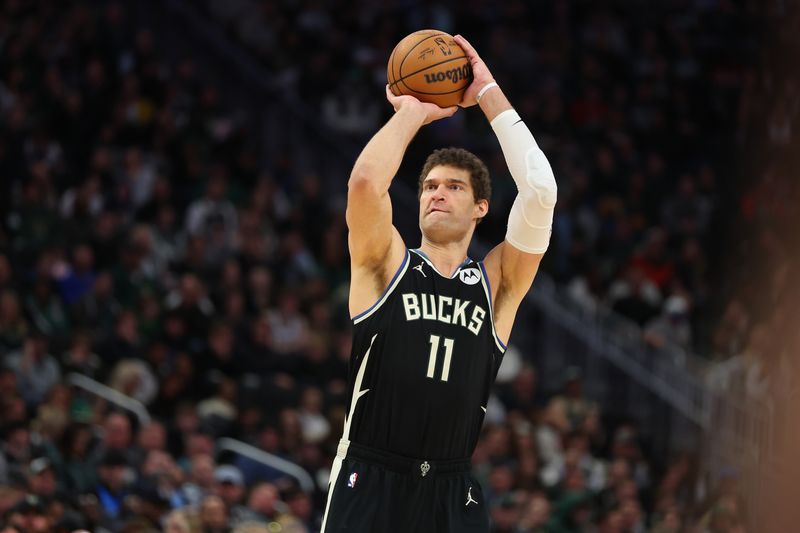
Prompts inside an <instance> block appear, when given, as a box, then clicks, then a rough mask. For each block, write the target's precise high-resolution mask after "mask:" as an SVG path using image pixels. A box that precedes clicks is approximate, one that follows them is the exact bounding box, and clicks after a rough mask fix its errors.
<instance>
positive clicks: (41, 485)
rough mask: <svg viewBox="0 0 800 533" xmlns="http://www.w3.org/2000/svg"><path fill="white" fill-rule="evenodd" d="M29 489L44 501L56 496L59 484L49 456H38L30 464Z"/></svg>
mask: <svg viewBox="0 0 800 533" xmlns="http://www.w3.org/2000/svg"><path fill="white" fill-rule="evenodd" d="M28 490H29V491H30V492H31V494H35V495H36V496H39V497H40V498H42V499H43V500H44V501H50V500H52V499H53V498H55V497H56V494H57V491H58V484H57V482H56V472H55V468H54V467H53V463H52V462H50V459H48V458H47V457H37V458H36V459H34V460H33V461H31V462H30V465H28Z"/></svg>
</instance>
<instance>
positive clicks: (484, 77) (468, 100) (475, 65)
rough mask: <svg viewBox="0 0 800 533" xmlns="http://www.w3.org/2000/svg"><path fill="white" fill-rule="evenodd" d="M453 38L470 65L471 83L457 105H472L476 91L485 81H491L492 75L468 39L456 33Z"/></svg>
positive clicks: (475, 100) (476, 94) (475, 102)
mask: <svg viewBox="0 0 800 533" xmlns="http://www.w3.org/2000/svg"><path fill="white" fill-rule="evenodd" d="M454 39H455V40H456V42H457V43H458V45H459V46H460V47H461V48H462V49H463V50H464V53H465V54H467V57H468V58H469V62H470V64H471V65H472V83H470V85H469V87H467V90H466V91H465V92H464V98H462V99H461V103H460V104H458V105H459V106H461V107H470V106H474V105H475V104H477V103H478V101H477V99H476V96H478V91H480V90H481V89H483V87H484V86H485V85H486V84H487V83H491V82H493V81H494V76H492V73H491V72H489V67H487V66H486V63H484V62H483V59H481V56H479V55H478V52H477V51H476V50H475V48H474V47H473V46H472V45H471V44H469V41H467V40H466V39H465V38H464V37H463V36H461V35H456V36H455V37H454Z"/></svg>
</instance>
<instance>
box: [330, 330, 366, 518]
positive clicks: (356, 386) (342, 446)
mask: <svg viewBox="0 0 800 533" xmlns="http://www.w3.org/2000/svg"><path fill="white" fill-rule="evenodd" d="M377 336H378V334H377V333H376V334H375V335H373V336H372V340H370V341H369V348H367V351H366V352H365V353H364V358H363V359H362V360H361V365H359V367H358V373H357V374H356V381H355V383H353V398H352V399H351V400H350V411H349V412H348V413H347V417H346V418H345V419H344V431H343V433H342V439H341V440H340V441H339V448H338V450H337V451H336V458H335V459H334V460H333V467H332V468H331V477H330V480H329V481H328V501H327V502H326V503H325V514H324V515H323V517H322V528H321V529H320V533H325V525H326V524H327V522H328V512H329V511H330V507H331V501H332V500H333V492H334V490H335V489H336V481H337V480H338V479H339V473H340V472H341V470H342V460H344V458H345V457H347V449H348V448H349V447H350V440H349V439H350V424H351V423H352V422H353V414H354V413H355V412H356V404H357V403H358V400H359V399H360V398H361V397H362V396H364V395H365V394H366V393H367V392H369V389H364V390H361V384H362V383H363V382H364V373H365V372H366V369H367V361H368V360H369V352H370V351H371V350H372V344H373V343H374V342H375V338H376V337H377Z"/></svg>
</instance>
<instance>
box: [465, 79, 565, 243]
mask: <svg viewBox="0 0 800 533" xmlns="http://www.w3.org/2000/svg"><path fill="white" fill-rule="evenodd" d="M479 105H480V106H481V109H482V110H483V112H484V113H485V114H486V118H488V119H489V120H490V122H491V125H492V130H494V133H495V135H496V136H497V140H498V142H499V143H500V148H501V149H502V150H503V156H504V157H505V160H506V164H507V165H508V170H509V172H510V173H511V176H512V177H513V178H514V182H515V183H516V184H517V189H518V191H519V193H518V195H517V198H516V199H515V201H514V205H513V207H512V208H511V213H509V217H508V230H507V232H506V241H508V242H509V243H511V245H512V246H514V247H515V248H517V249H519V250H522V251H523V252H527V253H533V254H542V253H544V252H545V251H546V250H547V246H548V244H549V242H550V233H551V228H552V225H553V213H554V210H555V204H556V196H557V192H558V188H557V186H556V180H555V177H554V175H553V170H552V168H551V167H550V162H549V161H548V160H547V157H546V156H545V155H544V153H543V152H542V150H541V149H540V148H539V145H537V144H536V140H535V139H534V138H533V134H532V133H531V131H530V129H528V126H527V125H525V122H523V120H522V119H521V118H520V116H519V114H518V113H517V112H516V111H515V110H514V109H513V108H512V107H511V104H510V103H509V101H508V99H507V98H506V97H505V96H504V95H503V92H502V91H501V90H500V88H499V87H492V88H491V89H489V90H488V91H486V92H485V93H484V94H483V96H482V97H481V99H480V102H479Z"/></svg>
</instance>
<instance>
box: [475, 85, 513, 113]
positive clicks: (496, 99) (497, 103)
mask: <svg viewBox="0 0 800 533" xmlns="http://www.w3.org/2000/svg"><path fill="white" fill-rule="evenodd" d="M478 106H479V107H480V108H481V111H483V114H484V115H486V119H487V120H488V121H489V122H491V121H493V120H494V119H495V117H496V116H497V115H499V114H500V113H502V112H503V111H508V110H509V109H512V106H511V102H509V101H508V98H506V95H505V94H504V93H503V90H502V89H501V88H500V87H499V86H498V87H491V88H489V89H488V90H487V91H486V92H485V93H483V95H481V99H480V101H479V102H478Z"/></svg>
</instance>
